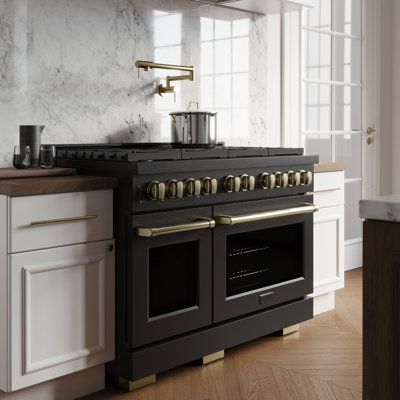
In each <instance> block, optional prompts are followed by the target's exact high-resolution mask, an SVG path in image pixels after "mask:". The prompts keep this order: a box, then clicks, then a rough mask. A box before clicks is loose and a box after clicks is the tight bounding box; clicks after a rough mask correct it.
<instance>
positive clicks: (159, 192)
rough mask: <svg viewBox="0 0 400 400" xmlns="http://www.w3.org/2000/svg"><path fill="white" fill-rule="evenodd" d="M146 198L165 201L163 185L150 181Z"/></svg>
mask: <svg viewBox="0 0 400 400" xmlns="http://www.w3.org/2000/svg"><path fill="white" fill-rule="evenodd" d="M147 196H148V197H149V199H150V200H164V199H165V183H162V182H158V181H152V182H150V183H149V184H148V185H147Z"/></svg>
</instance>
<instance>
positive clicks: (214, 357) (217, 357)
mask: <svg viewBox="0 0 400 400" xmlns="http://www.w3.org/2000/svg"><path fill="white" fill-rule="evenodd" d="M224 357H225V350H221V351H217V352H216V353H213V354H209V355H207V356H204V357H202V358H201V359H200V362H201V364H202V365H205V364H210V363H212V362H214V361H217V360H221V359H222V358H224Z"/></svg>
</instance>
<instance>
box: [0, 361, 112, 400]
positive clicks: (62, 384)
mask: <svg viewBox="0 0 400 400" xmlns="http://www.w3.org/2000/svg"><path fill="white" fill-rule="evenodd" d="M104 387H105V372H104V364H103V365H99V366H97V367H93V368H89V369H86V370H83V371H79V372H76V373H75V374H70V375H66V376H63V377H61V378H57V379H53V380H51V381H48V382H44V383H40V384H38V385H35V386H31V387H29V388H26V389H21V390H18V391H16V392H12V393H4V392H2V391H0V400H73V399H78V398H80V397H83V396H87V395H88V394H91V393H95V392H98V391H100V390H103V389H104Z"/></svg>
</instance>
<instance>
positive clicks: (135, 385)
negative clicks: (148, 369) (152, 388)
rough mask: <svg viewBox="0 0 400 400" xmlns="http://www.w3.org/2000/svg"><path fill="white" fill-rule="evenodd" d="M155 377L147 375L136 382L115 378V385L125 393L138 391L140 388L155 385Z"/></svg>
mask: <svg viewBox="0 0 400 400" xmlns="http://www.w3.org/2000/svg"><path fill="white" fill-rule="evenodd" d="M155 381H156V375H149V376H146V377H144V378H142V379H138V380H137V381H128V380H127V379H124V378H120V377H118V378H117V385H118V387H119V388H120V389H122V390H125V391H126V392H132V391H134V390H136V389H140V388H142V387H145V386H148V385H151V384H152V383H155Z"/></svg>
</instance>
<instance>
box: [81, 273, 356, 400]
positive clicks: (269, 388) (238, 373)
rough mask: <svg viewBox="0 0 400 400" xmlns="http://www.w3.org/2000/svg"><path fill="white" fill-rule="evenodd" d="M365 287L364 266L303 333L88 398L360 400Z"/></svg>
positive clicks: (261, 342)
mask: <svg viewBox="0 0 400 400" xmlns="http://www.w3.org/2000/svg"><path fill="white" fill-rule="evenodd" d="M361 290H362V270H361V269H358V270H354V271H351V272H348V273H347V274H346V288H345V289H343V290H340V291H338V292H337V294H336V310H335V311H332V312H328V313H325V314H323V315H320V316H318V317H316V318H314V319H313V320H312V321H309V322H306V323H303V324H301V328H300V332H298V333H295V334H292V335H289V336H287V337H283V338H280V337H278V338H277V337H274V338H272V337H268V338H261V339H259V340H255V341H253V342H251V343H247V344H245V345H241V346H238V347H236V348H233V349H230V350H228V351H227V352H226V355H225V359H224V360H221V361H217V362H215V363H213V364H209V365H207V366H203V367H192V366H185V367H181V368H177V369H174V370H172V371H168V372H166V373H164V374H161V375H159V376H158V377H157V383H156V384H154V385H151V386H148V387H146V388H143V389H140V390H137V391H136V392H132V393H129V394H128V393H122V392H120V391H119V390H118V389H116V388H115V387H112V386H110V387H108V388H107V389H106V391H104V392H101V393H97V394H95V395H92V396H90V397H88V398H87V399H96V400H97V399H99V400H100V399H101V400H103V399H104V400H105V399H113V400H128V399H129V400H133V399H135V400H206V399H210V400H211V399H216V400H217V399H218V400H220V399H221V400H247V399H249V400H250V399H251V400H253V399H254V400H359V399H361V398H362V396H361V374H362V371H361V367H362V365H361V360H362V358H361V315H362V314H361V303H362V300H361V295H362V293H361Z"/></svg>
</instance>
